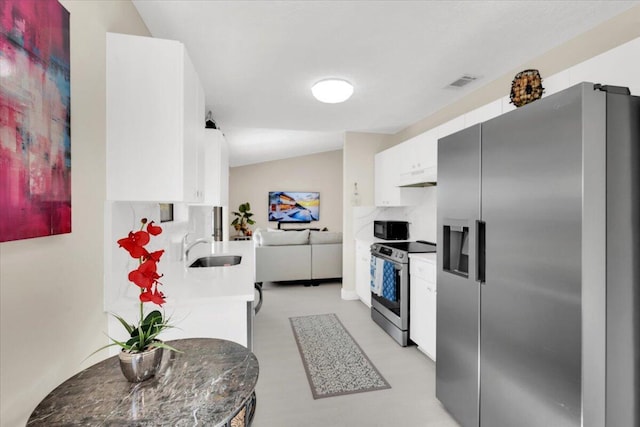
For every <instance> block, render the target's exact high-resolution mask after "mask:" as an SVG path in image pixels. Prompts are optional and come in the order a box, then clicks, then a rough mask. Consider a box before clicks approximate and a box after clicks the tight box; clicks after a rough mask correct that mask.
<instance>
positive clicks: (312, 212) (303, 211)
mask: <svg viewBox="0 0 640 427" xmlns="http://www.w3.org/2000/svg"><path fill="white" fill-rule="evenodd" d="M319 219H320V193H318V192H302V191H269V221H278V222H310V221H318V220H319Z"/></svg>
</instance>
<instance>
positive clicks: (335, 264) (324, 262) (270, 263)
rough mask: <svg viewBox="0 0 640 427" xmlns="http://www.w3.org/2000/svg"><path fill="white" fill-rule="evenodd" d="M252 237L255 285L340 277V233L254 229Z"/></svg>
mask: <svg viewBox="0 0 640 427" xmlns="http://www.w3.org/2000/svg"><path fill="white" fill-rule="evenodd" d="M253 236H254V237H253V240H254V244H255V249H256V256H255V260H256V282H257V283H262V282H281V281H294V280H295V281H310V282H311V283H313V284H317V282H319V281H322V280H327V279H338V278H342V233H341V232H330V231H309V230H301V231H275V230H274V231H268V230H256V231H255V232H254V234H253Z"/></svg>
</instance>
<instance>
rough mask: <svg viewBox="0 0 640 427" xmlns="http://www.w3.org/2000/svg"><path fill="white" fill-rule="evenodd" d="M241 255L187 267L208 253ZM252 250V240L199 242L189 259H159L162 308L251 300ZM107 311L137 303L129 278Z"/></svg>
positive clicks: (252, 292) (252, 293) (190, 253)
mask: <svg viewBox="0 0 640 427" xmlns="http://www.w3.org/2000/svg"><path fill="white" fill-rule="evenodd" d="M211 254H213V255H240V256H242V261H241V262H240V264H238V265H233V266H228V267H203V268H188V267H187V266H188V265H189V264H191V263H192V262H193V261H194V260H196V259H197V258H199V257H202V256H207V255H211ZM254 256H255V251H254V244H253V241H230V242H211V243H200V244H198V245H196V246H194V247H193V248H192V249H191V251H190V252H189V257H188V260H187V261H186V262H185V261H172V260H169V258H167V259H164V258H163V259H162V260H161V261H160V262H159V263H158V273H159V274H163V276H162V278H161V279H160V282H161V283H162V285H161V286H160V288H159V289H160V290H161V291H162V292H163V293H164V294H165V295H166V303H165V304H164V305H163V307H164V308H165V309H171V308H174V307H183V306H195V305H200V304H207V303H210V302H213V301H215V302H220V301H224V300H228V301H253V300H254V298H255V296H254V282H255V260H254ZM125 289H126V290H125V291H124V292H121V293H120V294H119V296H118V298H117V299H116V300H115V301H113V302H112V304H108V307H106V311H109V312H117V311H118V310H126V309H131V308H132V307H137V306H138V302H139V300H138V295H139V288H138V287H137V286H136V285H134V284H133V283H131V282H128V286H127V287H126V288H125Z"/></svg>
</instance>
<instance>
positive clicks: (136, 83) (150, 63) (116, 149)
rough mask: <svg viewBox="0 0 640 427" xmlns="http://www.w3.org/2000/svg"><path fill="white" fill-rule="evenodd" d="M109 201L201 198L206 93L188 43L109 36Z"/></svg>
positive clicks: (107, 154) (107, 166) (107, 164)
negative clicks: (200, 162)
mask: <svg viewBox="0 0 640 427" xmlns="http://www.w3.org/2000/svg"><path fill="white" fill-rule="evenodd" d="M106 52H107V55H106V83H107V96H106V99H107V105H106V112H107V120H106V123H107V149H106V157H107V159H106V169H107V199H108V200H131V201H167V202H170V201H194V200H198V197H199V194H198V191H199V189H198V186H199V185H198V175H197V174H198V167H197V158H198V151H197V150H198V143H199V139H198V138H199V137H198V132H199V130H200V129H202V128H203V126H204V125H203V123H204V96H200V95H198V91H199V90H202V88H201V85H200V82H199V79H198V78H197V74H196V73H195V70H194V68H193V65H191V62H190V61H188V60H186V59H188V56H187V54H186V51H185V49H184V46H183V45H182V44H181V43H179V42H176V41H172V40H162V39H155V38H151V37H140V36H130V35H125V34H113V33H108V34H107V49H106Z"/></svg>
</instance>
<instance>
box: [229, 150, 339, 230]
mask: <svg viewBox="0 0 640 427" xmlns="http://www.w3.org/2000/svg"><path fill="white" fill-rule="evenodd" d="M269 191H319V192H320V221H318V222H312V223H311V224H310V226H311V227H314V228H323V227H327V228H328V229H329V230H331V231H342V150H337V151H328V152H325V153H319V154H311V155H308V156H301V157H294V158H290V159H284V160H274V161H271V162H264V163H257V164H253V165H247V166H238V167H234V168H230V169H229V212H233V211H237V210H238V206H239V205H240V204H241V203H244V202H249V203H250V204H251V212H253V214H254V215H253V217H252V218H253V219H254V220H255V221H256V224H255V225H253V226H251V228H252V229H254V230H255V229H256V227H261V228H265V227H276V226H277V223H275V222H268V221H267V219H268V215H267V213H268V210H267V206H268V193H269ZM234 218H235V217H234V216H233V215H232V214H231V213H230V214H229V222H231V221H232V220H233V219H234ZM293 227H294V225H287V228H293ZM298 227H299V226H298ZM230 233H231V234H230V235H231V236H234V235H235V234H236V232H235V230H233V229H232V231H231V232H230Z"/></svg>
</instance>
